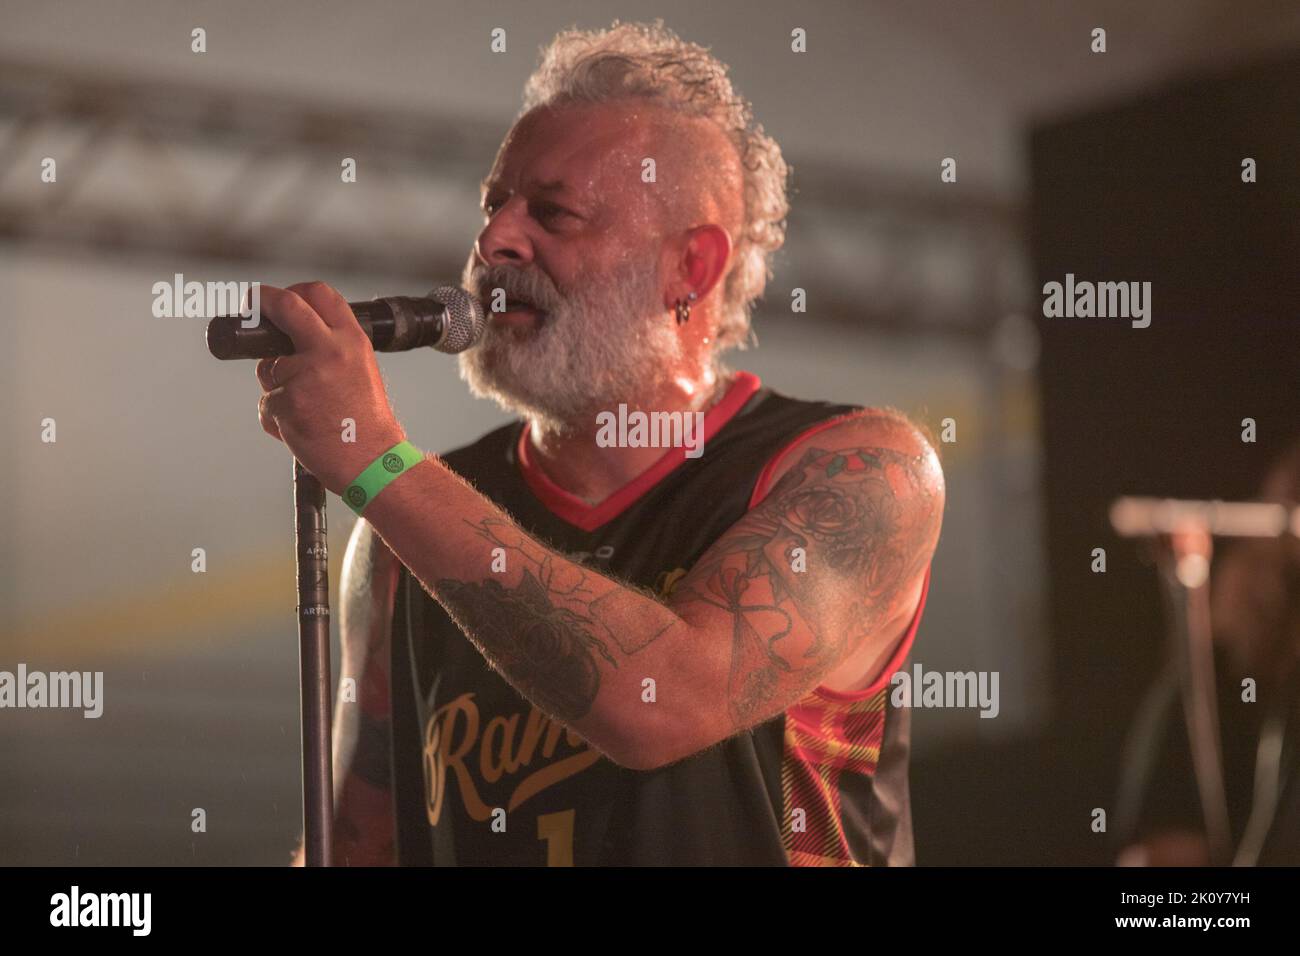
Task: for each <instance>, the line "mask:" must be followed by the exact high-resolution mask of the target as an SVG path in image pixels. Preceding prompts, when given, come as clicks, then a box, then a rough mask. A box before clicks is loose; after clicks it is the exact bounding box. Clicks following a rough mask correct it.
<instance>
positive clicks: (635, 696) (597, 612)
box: [366, 412, 944, 769]
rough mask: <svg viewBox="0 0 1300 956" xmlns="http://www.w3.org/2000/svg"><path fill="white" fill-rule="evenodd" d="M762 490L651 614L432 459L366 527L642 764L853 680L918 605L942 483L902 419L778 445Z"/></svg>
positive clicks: (578, 721)
mask: <svg viewBox="0 0 1300 956" xmlns="http://www.w3.org/2000/svg"><path fill="white" fill-rule="evenodd" d="M775 477H776V478H777V481H776V483H775V485H774V486H773V487H772V489H771V491H770V492H769V493H768V494H767V496H766V497H765V498H764V500H763V501H762V502H760V503H759V504H758V505H756V506H755V507H754V508H752V509H751V510H750V511H749V512H748V513H747V514H746V515H745V517H744V518H742V519H741V520H740V521H738V522H737V523H736V524H735V525H733V526H732V527H731V528H730V529H728V530H727V531H726V532H725V533H724V534H723V535H722V536H721V537H720V538H719V539H718V540H717V541H716V542H714V544H713V545H712V546H711V547H710V548H709V550H708V551H706V552H705V554H704V556H703V557H702V558H701V559H700V561H699V562H698V563H697V564H696V565H695V567H693V568H691V569H690V571H689V572H688V573H687V574H686V576H685V577H683V578H682V579H681V581H680V582H678V586H677V588H676V590H675V591H674V592H673V594H672V596H671V597H670V598H669V599H668V601H667V602H666V603H665V602H663V601H660V600H658V599H657V598H655V597H654V596H653V595H650V594H648V593H645V592H642V591H641V590H639V589H637V588H634V587H632V586H630V585H628V584H626V583H623V582H619V581H616V580H613V579H612V578H610V577H606V576H603V575H600V574H597V573H595V572H594V571H592V570H590V569H589V568H586V567H583V566H582V565H579V564H577V563H575V562H572V561H569V560H567V559H565V558H564V557H562V556H561V555H559V554H556V553H554V552H552V551H550V550H549V549H547V548H546V547H544V546H543V545H542V544H540V543H539V542H538V541H537V540H535V539H534V538H532V537H531V536H529V535H527V534H525V533H524V532H523V531H522V530H520V529H519V528H518V527H517V526H516V525H515V524H514V523H513V522H512V521H511V520H510V519H509V517H508V516H507V515H506V514H505V513H504V512H503V511H501V510H500V509H499V508H497V507H496V506H495V505H493V504H492V503H491V502H489V501H488V500H487V499H485V498H484V497H483V496H481V495H480V494H478V492H476V491H474V490H473V489H472V488H471V487H469V486H468V485H467V484H465V483H464V482H463V481H461V480H460V479H459V478H458V477H456V476H455V475H453V474H452V473H451V472H450V471H449V470H448V469H447V468H445V467H444V466H443V465H442V464H441V463H440V462H438V461H437V460H436V459H433V458H430V459H429V460H427V461H425V462H424V463H422V464H420V465H418V466H416V467H415V468H413V469H411V471H410V472H409V473H408V474H407V475H406V476H404V477H403V478H402V479H401V480H400V481H398V482H395V483H394V484H393V485H392V486H391V487H390V488H389V489H388V490H387V491H386V492H385V493H384V495H382V496H380V497H378V498H376V499H375V501H374V502H373V503H372V504H371V505H370V507H369V508H368V509H367V512H366V517H367V519H368V520H369V521H370V522H371V524H373V525H374V527H375V529H376V530H377V531H378V532H379V534H380V535H381V536H382V537H383V539H384V541H385V542H387V543H388V545H389V547H390V548H391V549H392V550H393V552H394V553H395V554H396V555H397V556H398V557H399V558H400V559H401V560H402V562H403V563H404V564H405V565H406V566H407V567H408V568H410V569H411V571H412V572H413V573H414V574H415V576H416V577H417V578H418V579H419V580H420V581H421V582H422V583H423V584H424V586H425V587H426V588H427V589H428V590H429V592H430V593H431V594H432V595H433V596H434V597H435V598H436V599H437V600H438V601H439V602H440V603H441V604H442V605H443V606H444V607H445V608H446V609H447V611H448V613H449V614H450V615H451V616H452V617H453V618H454V619H455V621H456V623H457V624H458V625H459V626H460V628H461V629H462V630H463V631H464V632H465V634H466V636H467V637H468V638H469V639H470V641H472V642H473V643H474V645H475V646H476V647H477V648H478V650H479V651H480V652H481V653H482V654H483V656H484V657H485V658H486V659H487V660H488V662H489V663H490V664H491V665H492V666H493V667H494V668H496V669H497V670H498V671H499V672H500V673H501V674H502V675H503V676H504V677H505V679H506V680H507V681H509V682H510V683H511V684H512V685H513V686H514V687H515V688H516V689H517V690H518V691H519V692H520V693H521V694H522V695H523V696H524V697H526V698H528V699H529V700H531V701H532V702H533V703H534V704H536V705H537V706H538V707H539V708H541V709H542V710H543V711H545V712H546V713H547V714H549V715H550V716H551V717H553V718H555V719H557V720H559V721H561V722H563V723H565V724H567V725H569V726H570V727H572V728H573V730H575V731H576V732H577V733H579V734H581V735H582V736H583V737H584V738H586V739H587V740H588V742H590V743H591V745H592V746H593V747H595V748H596V749H598V750H600V751H602V752H604V753H605V754H606V755H607V756H608V757H610V759H612V760H614V761H615V762H617V763H620V764H623V765H625V766H629V767H634V768H638V769H649V768H653V767H658V766H663V765H665V764H668V763H671V762H673V761H676V760H679V759H681V758H683V757H686V756H689V755H690V754H692V753H695V752H697V751H699V750H702V749H704V748H705V747H708V746H710V745H711V744H714V743H717V742H718V741H721V740H724V739H726V738H727V737H730V736H732V735H733V734H735V733H737V732H738V731H741V730H744V729H747V728H749V727H751V726H753V725H755V724H757V723H760V722H761V721H763V720H766V719H768V718H770V717H772V716H774V715H775V714H777V713H779V712H780V711H782V710H784V709H785V708H786V707H788V706H790V705H791V704H792V703H794V702H795V701H797V700H799V699H800V698H802V697H803V696H805V695H806V694H807V693H808V692H809V691H811V690H812V689H813V688H814V687H816V686H818V685H819V684H821V683H822V682H823V681H824V680H825V679H826V678H827V677H828V676H829V675H832V674H836V675H841V674H844V673H846V672H848V671H852V672H855V673H856V672H862V673H866V672H867V670H868V665H873V664H879V663H880V662H882V661H883V659H884V658H885V657H886V656H887V655H888V653H889V651H890V649H891V647H892V646H893V645H894V644H896V643H897V640H898V638H899V637H900V635H901V629H900V627H901V625H903V624H905V622H906V621H907V619H908V618H909V617H910V616H911V613H912V611H913V610H914V608H915V603H916V601H917V599H918V597H919V592H920V585H921V580H922V577H923V575H924V572H925V568H926V566H927V564H928V563H929V560H930V557H931V555H932V554H933V553H934V549H935V546H936V545H937V543H938V538H939V525H940V521H941V519H942V514H943V504H944V486H943V475H942V472H941V471H940V468H939V463H938V459H937V457H936V456H935V454H934V450H933V449H932V448H931V447H930V446H929V444H928V443H927V442H926V440H925V439H924V438H923V437H922V436H921V435H920V433H919V432H918V431H917V430H916V429H915V428H914V427H913V426H912V425H910V424H909V423H908V422H907V421H906V420H905V419H903V418H901V417H899V416H895V415H890V414H883V413H874V412H873V413H866V414H862V415H855V416H852V417H849V418H845V419H842V420H841V421H839V422H837V423H836V424H834V425H832V426H830V427H828V428H825V429H823V430H821V431H819V432H817V433H816V434H815V435H813V436H811V437H810V438H808V439H806V440H805V441H803V442H800V443H799V444H797V445H796V446H795V447H793V448H792V449H790V450H789V452H787V453H786V454H785V455H784V456H783V457H782V460H781V461H780V462H779V463H778V469H777V472H776V474H775ZM699 507H701V508H707V507H709V503H708V502H704V501H702V502H699ZM495 549H500V550H497V551H495V556H496V559H497V560H496V564H497V567H498V568H500V567H501V561H500V559H501V558H502V557H504V559H505V560H504V570H498V571H494V570H493V563H494V550H495ZM795 549H802V551H796V550H795ZM800 568H802V570H801V569H800ZM864 662H865V663H864ZM868 676H874V673H871V674H869V675H868ZM647 678H652V679H653V680H654V682H655V698H656V700H655V702H654V703H646V702H644V701H643V696H642V695H643V691H644V685H643V681H644V680H645V679H647Z"/></svg>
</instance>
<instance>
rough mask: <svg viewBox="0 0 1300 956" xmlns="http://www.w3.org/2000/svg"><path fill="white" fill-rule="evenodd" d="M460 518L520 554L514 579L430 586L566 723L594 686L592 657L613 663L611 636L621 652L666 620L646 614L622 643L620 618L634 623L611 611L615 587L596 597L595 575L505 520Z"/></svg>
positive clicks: (517, 682) (586, 706)
mask: <svg viewBox="0 0 1300 956" xmlns="http://www.w3.org/2000/svg"><path fill="white" fill-rule="evenodd" d="M468 523H469V525H470V526H471V527H472V528H474V530H475V531H476V532H477V533H478V534H479V535H480V536H481V537H483V538H486V539H487V540H488V542H489V543H490V544H491V545H492V547H494V548H502V549H503V551H504V553H505V556H506V561H507V563H508V565H509V563H510V562H522V568H523V570H522V577H521V578H520V580H519V583H518V584H516V585H515V586H514V587H505V586H503V585H502V584H501V582H499V581H496V580H492V579H487V580H472V581H459V580H456V579H454V578H444V579H442V580H439V581H438V582H436V584H435V586H434V590H435V591H436V593H437V597H438V599H439V600H440V601H441V602H442V604H443V606H444V607H446V609H447V611H448V613H449V614H450V615H451V616H452V618H453V619H455V621H456V623H457V624H458V625H460V627H461V629H462V630H463V631H464V632H465V634H466V635H467V636H468V637H469V639H470V640H471V641H472V642H473V643H474V644H475V646H476V647H478V649H479V651H480V652H481V653H482V654H483V655H484V657H486V658H487V660H488V662H489V663H490V664H492V666H493V667H495V668H496V669H497V670H498V671H500V672H501V673H502V674H503V675H504V676H505V677H506V678H507V679H508V680H509V681H510V682H511V683H512V684H513V685H514V687H515V689H516V690H518V691H519V692H520V693H521V694H523V695H524V696H525V697H527V698H528V699H529V700H531V701H532V702H533V703H535V704H537V706H538V707H540V708H541V709H542V710H544V711H546V712H547V713H549V714H551V715H552V716H554V717H555V718H557V719H559V720H561V721H564V722H566V723H571V722H573V721H575V720H579V719H581V718H582V717H585V716H586V715H587V714H588V713H590V711H591V707H592V704H593V703H594V702H595V700H596V695H597V694H598V693H599V692H600V675H601V671H600V665H599V663H598V660H600V661H604V662H605V663H606V664H608V665H609V666H610V667H612V668H617V667H618V659H617V658H616V656H615V654H614V653H612V652H611V650H610V643H611V641H612V643H613V644H614V646H615V647H616V648H618V650H620V651H622V652H623V654H624V655H626V654H628V653H632V652H634V651H635V650H639V649H640V648H642V647H645V646H646V645H647V644H649V643H650V641H652V640H653V639H654V637H656V636H658V634H660V633H662V632H663V631H664V630H665V629H666V628H667V626H668V625H667V624H666V623H665V624H662V625H660V626H659V627H658V630H657V631H656V630H655V625H654V622H651V621H646V622H644V623H643V624H642V626H641V627H640V629H639V633H641V634H642V635H643V636H642V637H640V638H639V639H633V642H634V643H628V644H626V645H625V644H624V639H623V638H621V637H620V636H619V633H620V626H621V625H625V624H631V625H633V626H632V627H630V628H628V633H634V632H637V630H638V629H637V628H636V627H635V624H636V622H635V621H620V619H619V617H620V612H622V611H623V609H624V604H623V603H622V601H621V599H620V591H619V590H615V591H610V592H608V593H606V594H604V595H603V596H601V597H599V598H597V597H596V592H595V590H594V589H593V587H592V585H593V582H594V579H595V578H596V577H597V576H596V575H594V574H593V573H592V572H589V571H586V570H584V569H583V568H582V567H580V566H579V565H578V564H576V563H574V562H572V561H568V560H566V559H564V558H561V557H559V556H556V555H552V554H551V553H550V552H549V551H547V550H545V549H544V548H542V547H541V546H540V545H539V544H537V542H535V541H534V540H533V539H532V538H530V537H529V536H528V535H526V534H525V533H524V532H523V531H521V530H520V529H519V528H517V527H515V526H514V525H513V524H511V523H510V522H507V521H502V520H499V519H493V518H487V519H483V520H481V521H477V522H474V521H470V522H468ZM620 587H625V586H620ZM627 597H628V598H630V599H631V600H633V601H638V600H641V601H643V600H645V598H644V597H642V596H640V595H636V594H629V595H627ZM664 613H665V614H667V613H668V612H667V609H666V608H665V609H664ZM643 617H644V615H643ZM629 647H631V650H629Z"/></svg>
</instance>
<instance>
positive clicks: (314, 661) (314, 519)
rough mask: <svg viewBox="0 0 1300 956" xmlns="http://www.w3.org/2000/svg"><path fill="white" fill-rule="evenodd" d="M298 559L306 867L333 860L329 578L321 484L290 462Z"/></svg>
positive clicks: (323, 497) (303, 812) (326, 863)
mask: <svg viewBox="0 0 1300 956" xmlns="http://www.w3.org/2000/svg"><path fill="white" fill-rule="evenodd" d="M293 508H294V518H295V522H294V540H295V544H296V547H297V563H298V669H299V677H300V681H301V687H300V695H301V696H300V699H301V703H302V814H303V847H304V850H305V855H306V864H307V866H331V865H332V861H333V839H332V838H333V825H332V824H333V821H334V779H333V773H332V771H331V768H330V578H329V546H328V542H327V540H326V527H325V486H324V485H322V484H321V483H320V481H319V480H318V479H317V478H316V476H315V475H313V474H312V473H311V472H309V471H308V470H307V469H306V468H304V467H303V466H302V465H301V464H299V463H298V460H297V459H294V462H293Z"/></svg>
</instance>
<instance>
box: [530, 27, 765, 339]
mask: <svg viewBox="0 0 1300 956" xmlns="http://www.w3.org/2000/svg"><path fill="white" fill-rule="evenodd" d="M632 98H642V99H647V100H651V101H653V102H654V103H656V104H658V105H662V106H666V107H668V108H669V109H671V110H674V111H678V112H681V113H683V114H686V115H688V116H692V117H701V118H704V119H707V120H709V121H711V122H712V123H714V124H715V125H717V126H718V127H719V128H720V129H721V130H722V131H723V132H724V133H725V134H726V135H727V137H728V139H729V140H730V141H731V142H732V144H733V145H734V146H735V148H736V152H737V155H738V156H739V158H740V166H741V172H742V177H743V180H744V218H743V223H742V225H741V230H740V234H739V235H733V236H732V244H733V248H732V261H731V263H730V264H729V265H728V267H727V273H726V275H725V277H724V279H723V287H722V290H721V291H722V298H721V302H720V308H719V316H718V328H717V332H716V338H715V352H721V351H724V350H725V349H727V348H734V347H739V348H744V347H746V346H747V345H748V344H750V342H751V341H752V340H753V332H752V331H751V328H750V316H751V310H752V308H753V304H754V302H755V301H756V300H757V299H758V298H759V297H760V296H761V295H762V294H763V289H764V287H765V286H766V285H767V280H768V279H769V278H770V277H771V259H772V255H773V253H775V252H776V250H777V249H779V248H780V247H781V244H782V243H783V242H784V241H785V229H786V222H785V220H786V215H787V213H788V211H789V201H788V199H787V197H786V180H787V178H788V176H789V168H788V167H787V166H786V163H785V160H784V159H783V158H782V156H781V147H780V146H778V145H777V143H776V141H775V140H774V139H772V138H771V137H770V136H768V135H767V134H766V133H764V132H763V127H762V125H761V124H759V123H756V122H755V121H754V117H753V111H752V108H751V107H750V104H749V102H748V101H747V100H745V99H744V98H743V97H742V96H740V94H739V93H737V92H736V90H735V89H734V88H733V87H732V85H731V80H730V79H728V77H727V67H726V66H725V65H724V64H723V63H722V62H721V61H719V60H718V59H717V58H716V57H714V56H713V55H712V54H710V53H709V51H708V49H707V48H705V47H702V46H699V45H698V44H695V43H688V42H686V41H684V40H682V39H681V38H680V37H678V36H677V34H676V33H674V32H673V31H672V30H670V29H668V28H667V27H665V26H664V24H663V21H662V20H655V21H654V22H653V23H620V22H619V21H617V20H615V21H614V22H613V24H612V25H611V26H610V28H609V29H607V30H599V31H588V30H579V29H577V28H573V29H569V30H565V31H563V32H561V33H559V34H557V35H556V37H555V39H554V40H552V41H551V43H550V44H549V45H548V46H547V47H545V48H544V49H543V50H542V56H541V61H540V63H539V64H538V66H537V69H536V70H535V71H534V72H533V74H532V76H531V77H529V79H528V82H527V84H526V85H525V87H524V102H523V108H522V109H521V110H520V113H519V115H520V116H521V117H522V116H523V115H524V114H526V113H528V112H529V111H530V110H533V109H535V108H537V107H542V106H556V105H563V104H564V103H566V102H580V103H605V102H611V101H615V100H621V99H632ZM700 163H701V167H702V169H701V172H702V173H703V172H704V170H705V169H707V167H708V166H709V165H710V159H709V157H707V156H701V157H700Z"/></svg>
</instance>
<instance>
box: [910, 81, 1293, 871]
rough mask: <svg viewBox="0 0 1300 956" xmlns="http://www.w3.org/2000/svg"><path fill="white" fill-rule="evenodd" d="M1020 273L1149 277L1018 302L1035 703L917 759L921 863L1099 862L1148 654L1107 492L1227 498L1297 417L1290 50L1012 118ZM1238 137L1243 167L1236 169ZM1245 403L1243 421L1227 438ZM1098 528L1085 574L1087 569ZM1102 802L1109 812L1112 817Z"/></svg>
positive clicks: (1247, 483) (1141, 568)
mask: <svg viewBox="0 0 1300 956" xmlns="http://www.w3.org/2000/svg"><path fill="white" fill-rule="evenodd" d="M1030 144H1031V145H1030V149H1031V161H1032V183H1033V186H1032V189H1033V193H1032V207H1031V222H1030V231H1031V242H1032V253H1033V258H1034V263H1035V276H1036V279H1037V284H1036V287H1035V289H1034V300H1033V301H1036V302H1038V303H1040V307H1041V301H1042V296H1041V289H1042V286H1043V284H1044V283H1046V282H1049V281H1057V282H1064V280H1065V275H1066V273H1067V272H1069V273H1073V274H1074V276H1075V279H1076V281H1077V280H1089V281H1094V282H1100V281H1149V282H1151V283H1152V290H1151V299H1152V313H1151V314H1152V321H1151V325H1150V327H1149V328H1145V329H1138V328H1132V327H1131V325H1130V322H1129V320H1127V319H1120V318H1109V319H1099V318H1091V319H1088V318H1059V319H1047V318H1042V317H1041V312H1040V315H1039V317H1038V320H1037V321H1038V325H1039V328H1040V331H1041V334H1042V354H1041V365H1040V376H1041V388H1042V413H1043V417H1042V422H1043V442H1044V454H1045V474H1044V478H1045V506H1046V510H1047V513H1046V528H1047V535H1048V541H1047V551H1048V560H1049V569H1048V570H1049V580H1050V585H1049V590H1050V593H1049V595H1048V602H1049V625H1050V628H1049V634H1048V636H1047V637H1048V640H1050V643H1051V657H1052V674H1053V681H1054V686H1053V689H1052V696H1053V699H1054V717H1053V722H1052V725H1051V726H1050V727H1049V728H1045V734H1044V736H1043V737H1042V738H1040V739H1038V740H1032V741H1026V742H1025V745H1024V746H1023V747H1002V748H996V749H995V748H989V747H983V746H981V747H971V748H968V749H966V750H963V751H960V752H955V753H951V754H944V755H938V757H937V759H930V760H928V761H927V762H926V763H924V764H918V765H917V767H916V768H915V773H914V784H913V790H914V800H915V809H916V828H917V857H918V862H922V863H929V864H935V863H971V864H974V863H1016V862H1027V863H1105V862H1108V861H1109V860H1110V859H1111V856H1110V853H1111V847H1110V845H1109V843H1108V841H1107V840H1106V839H1105V838H1104V837H1099V836H1095V835H1093V834H1091V833H1090V831H1089V826H1088V825H1089V822H1090V816H1089V815H1090V811H1091V809H1092V808H1093V807H1098V806H1101V807H1106V808H1107V809H1108V811H1111V812H1112V813H1113V806H1114V793H1115V786H1116V782H1117V776H1118V767H1119V760H1120V747H1121V744H1122V742H1123V738H1124V733H1125V731H1126V729H1127V726H1128V723H1129V721H1130V719H1131V717H1132V715H1133V712H1134V709H1135V708H1136V706H1137V703H1138V700H1139V697H1140V696H1141V694H1142V692H1143V690H1144V689H1145V687H1146V685H1147V683H1148V682H1149V681H1150V680H1151V679H1152V677H1153V675H1154V673H1155V670H1156V668H1157V666H1158V664H1159V662H1160V660H1161V655H1162V653H1163V641H1164V627H1165V625H1164V621H1163V617H1162V609H1161V604H1160V596H1159V593H1158V591H1157V586H1156V579H1155V576H1154V571H1153V570H1152V569H1151V568H1150V567H1149V566H1147V565H1146V564H1145V563H1144V561H1143V560H1142V559H1141V557H1140V555H1139V551H1138V548H1137V547H1136V546H1135V545H1134V544H1133V543H1132V542H1126V541H1123V540H1120V539H1118V538H1117V537H1116V536H1115V535H1114V534H1113V533H1112V532H1111V531H1110V530H1109V524H1108V521H1107V509H1108V506H1109V503H1110V502H1111V501H1112V500H1113V499H1114V498H1115V497H1116V496H1119V495H1123V494H1150V495H1161V496H1165V495H1168V496H1177V497H1194V498H1225V499H1247V498H1251V497H1253V496H1254V494H1255V493H1256V490H1257V488H1258V486H1259V484H1260V481H1261V479H1262V477H1263V475H1264V472H1265V471H1266V470H1267V469H1268V467H1269V466H1270V465H1271V464H1272V462H1273V461H1274V459H1275V458H1277V457H1278V456H1279V455H1280V454H1281V452H1282V451H1283V449H1284V448H1285V447H1286V446H1287V445H1288V444H1289V443H1290V442H1291V441H1293V440H1295V439H1296V438H1297V437H1300V280H1298V275H1300V183H1297V181H1296V176H1297V173H1298V172H1300V59H1297V58H1291V59H1288V60H1285V61H1277V62H1271V63H1267V64H1261V65H1258V66H1255V67H1252V68H1249V69H1245V70H1242V71H1239V72H1234V73H1232V74H1228V75H1222V76H1213V77H1205V78H1200V79H1197V80H1195V81H1191V82H1188V83H1185V84H1183V85H1179V86H1177V87H1171V88H1169V89H1166V90H1160V91H1158V92H1155V93H1152V94H1150V95H1147V96H1144V97H1143V98H1141V99H1140V100H1138V101H1135V102H1132V103H1129V104H1125V105H1122V106H1116V107H1114V108H1111V109H1105V110H1101V111H1097V112H1093V113H1089V114H1087V115H1081V116H1077V117H1071V118H1068V119H1065V120H1062V121H1056V122H1052V123H1049V124H1046V125H1043V126H1041V127H1039V128H1037V129H1035V130H1034V131H1033V132H1032V135H1031V137H1030ZM1244 157H1252V158H1254V159H1255V160H1256V162H1257V164H1258V181H1257V182H1256V183H1253V184H1245V183H1243V182H1242V181H1241V162H1242V159H1243V158H1244ZM1246 417H1250V418H1254V419H1255V420H1256V422H1257V423H1258V441H1257V442H1256V443H1255V444H1245V443H1243V442H1242V441H1241V437H1240V436H1241V420H1242V419H1243V418H1246ZM1096 547H1103V548H1105V549H1106V552H1107V556H1108V563H1107V566H1108V570H1107V573H1105V574H1093V573H1092V572H1091V570H1090V565H1091V557H1090V553H1091V551H1092V549H1093V548H1096ZM1112 822H1113V821H1112Z"/></svg>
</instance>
